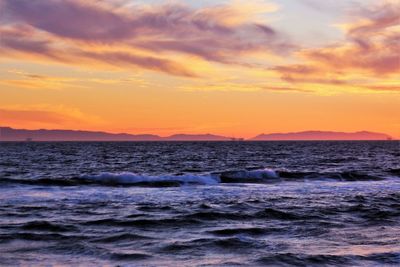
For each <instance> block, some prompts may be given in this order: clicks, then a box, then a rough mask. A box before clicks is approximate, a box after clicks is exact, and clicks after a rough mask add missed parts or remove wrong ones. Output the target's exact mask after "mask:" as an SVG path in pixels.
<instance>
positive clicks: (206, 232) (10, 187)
mask: <svg viewBox="0 0 400 267" xmlns="http://www.w3.org/2000/svg"><path fill="white" fill-rule="evenodd" d="M0 265H4V266H14V265H32V266H37V265H39V266H41V265H61V266H63V265H66V266H71V265H73V266H102V265H106V266H110V265H111V266H116V265H119V266H337V265H341V266H349V265H350V266H399V265H400V144H399V142H396V141H392V142H389V141H387V142H194V143H190V142H170V143H168V142H150V143H34V142H32V143H0Z"/></svg>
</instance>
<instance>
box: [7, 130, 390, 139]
mask: <svg viewBox="0 0 400 267" xmlns="http://www.w3.org/2000/svg"><path fill="white" fill-rule="evenodd" d="M390 139H391V137H390V136H388V135H386V134H383V133H373V132H367V131H361V132H354V133H344V132H328V131H305V132H293V133H273V134H260V135H258V136H256V137H254V138H251V139H248V141H284V140H390ZM232 140H242V139H235V138H232V137H226V136H221V135H213V134H196V135H195V134H174V135H171V136H167V137H162V136H158V135H152V134H140V135H134V134H127V133H119V134H114V133H107V132H93V131H78V130H46V129H39V130H26V129H13V128H10V127H0V141H232Z"/></svg>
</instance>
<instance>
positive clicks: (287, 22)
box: [0, 0, 400, 138]
mask: <svg viewBox="0 0 400 267" xmlns="http://www.w3.org/2000/svg"><path fill="white" fill-rule="evenodd" d="M0 12H1V16H0V22H1V26H0V62H1V65H0V126H10V127H15V128H25V129H38V128H46V129H84V130H101V131H107V132H114V133H117V132H126V133H132V134H142V133H149V134H159V135H162V136H166V135H170V134H174V133H190V134H200V133H213V134H220V135H225V136H234V137H245V138H249V137H253V136H256V135H257V134H260V133H272V132H291V131H306V130H324V131H344V132H351V131H362V130H368V131H375V132H383V133H386V134H389V135H391V136H392V137H394V138H400V80H399V77H400V55H399V51H400V16H399V14H400V1H398V0H379V1H378V0H375V1H374V0H354V1H331V0H325V1H319V0H296V1H294V0H271V1H267V0H251V1H250V0H249V1H245V0H232V1H228V0H227V1H222V0H219V1H156V0H152V1H133V0H115V1H111V0H109V1H106V0H102V1H84V0H62V1H61V0H47V1H24V0H0Z"/></svg>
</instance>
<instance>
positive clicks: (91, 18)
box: [1, 0, 293, 77]
mask: <svg viewBox="0 0 400 267" xmlns="http://www.w3.org/2000/svg"><path fill="white" fill-rule="evenodd" d="M1 3H2V9H3V12H4V13H5V14H6V16H4V17H3V18H2V20H3V26H2V29H1V34H2V46H3V48H2V50H3V51H4V50H5V51H4V52H5V53H10V51H11V52H13V53H16V52H20V53H25V54H32V55H34V56H36V57H38V56H39V57H46V58H47V59H52V60H54V61H58V62H64V63H69V64H84V63H85V61H90V60H96V61H100V62H103V63H106V64H110V63H111V64H114V65H121V66H123V67H126V66H129V65H132V66H136V67H139V68H143V69H148V70H155V71H159V72H164V73H167V74H170V75H176V76H185V77H196V76H198V75H197V74H196V73H195V70H191V69H189V67H188V66H186V64H184V63H183V62H182V61H181V62H178V59H177V57H175V56H174V55H171V53H172V54H173V53H177V54H179V55H181V56H195V57H196V58H198V59H201V60H205V61H210V62H218V63H223V64H239V65H243V66H250V64H246V62H245V59H244V58H243V57H242V55H245V54H247V53H254V52H263V53H275V54H281V53H286V52H287V51H290V50H291V49H292V48H293V45H291V44H290V43H289V42H288V41H287V40H286V39H285V38H284V36H283V35H282V34H280V33H279V32H277V30H276V29H273V28H272V27H271V26H269V25H267V24H265V23H264V22H263V21H262V20H261V19H259V18H258V17H259V15H260V13H265V12H272V11H275V10H276V9H277V7H276V6H275V5H272V4H269V3H268V2H266V1H254V2H252V3H253V4H252V5H251V4H249V3H247V2H245V1H233V3H230V4H220V5H215V6H211V7H204V8H197V9H196V8H192V7H190V6H187V5H184V4H163V5H151V6H145V5H133V6H121V5H116V4H113V3H115V2H112V1H91V2H89V1H79V0H48V1H25V0H2V2H1ZM172 58H174V59H172ZM181 58H182V57H181ZM183 59H184V58H183Z"/></svg>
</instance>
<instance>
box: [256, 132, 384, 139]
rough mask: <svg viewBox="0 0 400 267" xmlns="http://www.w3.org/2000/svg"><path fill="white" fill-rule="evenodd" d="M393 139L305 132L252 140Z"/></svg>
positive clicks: (280, 134)
mask: <svg viewBox="0 0 400 267" xmlns="http://www.w3.org/2000/svg"><path fill="white" fill-rule="evenodd" d="M389 139H391V137H390V136H389V135H387V134H383V133H373V132H366V131H361V132H354V133H344V132H327V131H305V132H293V133H272V134H260V135H258V136H256V137H254V138H252V139H251V140H254V141H285V140H389Z"/></svg>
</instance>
